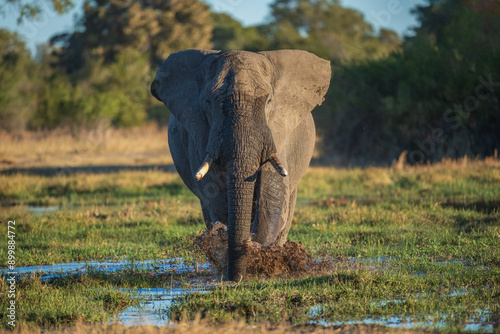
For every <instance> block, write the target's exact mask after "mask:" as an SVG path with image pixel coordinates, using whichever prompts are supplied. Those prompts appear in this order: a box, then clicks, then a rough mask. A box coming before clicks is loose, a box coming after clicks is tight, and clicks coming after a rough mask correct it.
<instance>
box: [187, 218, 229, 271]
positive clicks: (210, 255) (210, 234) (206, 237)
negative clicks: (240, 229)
mask: <svg viewBox="0 0 500 334" xmlns="http://www.w3.org/2000/svg"><path fill="white" fill-rule="evenodd" d="M194 243H195V245H197V246H198V248H199V250H200V251H201V252H202V253H203V254H205V256H206V257H207V259H208V261H209V262H210V263H211V264H212V266H213V267H214V269H215V272H216V274H217V275H223V274H224V273H226V269H227V228H226V225H224V224H221V223H219V222H216V223H215V224H213V225H212V228H211V229H210V230H208V231H204V232H203V233H202V234H201V235H199V236H197V237H196V238H194Z"/></svg>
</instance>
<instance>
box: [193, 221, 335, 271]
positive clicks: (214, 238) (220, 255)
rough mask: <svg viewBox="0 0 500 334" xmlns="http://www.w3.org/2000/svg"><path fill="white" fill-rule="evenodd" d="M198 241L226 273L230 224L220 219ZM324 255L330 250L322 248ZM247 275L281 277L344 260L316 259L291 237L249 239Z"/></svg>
mask: <svg viewBox="0 0 500 334" xmlns="http://www.w3.org/2000/svg"><path fill="white" fill-rule="evenodd" d="M194 243H195V244H196V245H197V246H198V248H199V250H200V251H201V252H203V253H204V254H205V255H206V257H207V259H208V261H209V262H210V263H211V264H212V265H213V267H214V269H215V271H216V273H217V274H218V275H224V274H225V273H226V269H227V228H226V226H225V225H224V224H221V223H219V222H217V223H216V224H214V225H213V228H212V229H211V230H208V231H204V232H203V233H202V234H201V235H200V236H198V237H196V238H195V239H194ZM321 253H322V254H323V255H324V254H326V252H325V251H324V250H323V251H322V252H321ZM246 257H247V258H246V260H245V261H246V263H247V266H246V276H247V277H252V276H254V277H255V276H257V277H277V276H280V277H281V276H285V277H291V276H301V275H304V274H306V273H307V274H313V273H321V272H326V271H329V270H332V269H333V267H334V265H335V264H336V263H338V262H339V261H341V259H339V258H333V257H331V256H326V255H324V256H322V257H321V258H319V259H314V258H313V257H312V256H311V255H310V254H309V252H307V251H306V250H305V249H304V247H303V246H302V243H299V242H294V241H287V242H286V243H285V244H284V245H283V246H279V245H270V246H268V247H262V246H261V245H260V244H258V243H256V242H252V241H249V242H248V243H247V247H246Z"/></svg>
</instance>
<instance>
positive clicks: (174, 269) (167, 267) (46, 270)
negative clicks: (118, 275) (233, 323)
mask: <svg viewBox="0 0 500 334" xmlns="http://www.w3.org/2000/svg"><path fill="white" fill-rule="evenodd" d="M210 269H211V266H210V264H208V263H198V264H193V263H187V262H185V261H184V259H182V258H173V259H165V260H148V261H128V260H123V261H116V262H97V261H89V262H70V263H58V264H54V265H39V266H29V267H19V268H15V270H14V272H15V273H16V274H17V275H27V274H35V273H36V274H39V275H41V276H43V278H45V279H47V278H50V277H56V276H61V275H68V274H76V273H85V272H89V271H98V272H105V273H112V272H117V271H120V270H141V271H147V272H152V273H155V274H162V273H166V274H172V273H177V274H182V273H187V272H193V271H196V270H210ZM8 272H10V271H9V270H8V269H7V268H3V269H0V274H1V275H5V274H7V273H8Z"/></svg>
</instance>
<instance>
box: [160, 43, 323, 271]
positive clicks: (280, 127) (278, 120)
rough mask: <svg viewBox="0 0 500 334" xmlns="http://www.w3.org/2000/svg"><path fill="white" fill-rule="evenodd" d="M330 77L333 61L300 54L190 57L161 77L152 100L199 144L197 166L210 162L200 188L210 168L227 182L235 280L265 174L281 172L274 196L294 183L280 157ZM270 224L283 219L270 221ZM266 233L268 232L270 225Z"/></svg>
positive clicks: (178, 57) (271, 184) (177, 58)
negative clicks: (258, 184) (262, 173)
mask: <svg viewBox="0 0 500 334" xmlns="http://www.w3.org/2000/svg"><path fill="white" fill-rule="evenodd" d="M330 76H331V69H330V63H329V62H328V61H326V60H323V59H320V58H318V57H316V56H315V55H313V54H311V53H309V52H306V51H299V50H279V51H265V52H258V53H254V52H246V51H228V52H219V51H209V50H187V51H182V52H178V53H174V54H172V55H170V56H169V57H168V59H167V60H165V62H164V63H163V64H162V65H161V66H160V68H159V70H158V72H157V74H156V77H155V79H154V81H153V83H152V85H151V93H152V94H153V96H155V97H156V98H157V99H158V100H160V101H162V102H164V103H165V105H166V106H167V107H168V108H169V109H170V111H171V112H172V114H173V115H174V116H175V118H176V119H177V121H179V122H180V123H181V124H182V126H183V127H184V128H185V130H186V131H187V133H188V134H189V137H190V138H191V139H192V140H193V141H194V142H195V143H197V144H196V149H197V151H198V152H196V155H197V157H198V158H197V159H199V161H202V160H203V158H204V160H203V163H202V164H201V166H200V168H199V169H198V171H197V172H196V173H195V175H193V177H194V178H196V180H200V179H202V178H203V177H204V176H205V174H206V173H207V171H208V170H209V169H211V168H217V170H219V171H221V173H222V174H223V180H224V182H225V185H226V192H227V217H225V219H226V221H225V223H227V228H228V273H227V276H228V278H229V279H237V278H238V277H239V276H241V275H242V274H243V272H244V265H245V263H244V262H245V246H246V244H247V242H248V241H249V240H251V239H252V233H251V231H252V222H253V220H254V215H255V210H256V196H258V195H257V194H258V189H257V187H256V181H257V182H259V180H258V178H259V171H260V170H261V169H262V167H263V166H264V165H266V164H268V163H269V164H271V165H272V166H273V167H274V170H275V172H274V175H273V176H272V177H271V178H266V180H265V182H266V183H268V184H267V186H268V187H267V189H270V190H268V192H273V191H274V192H279V191H281V189H282V187H281V186H280V184H283V183H284V181H285V180H284V178H287V177H290V176H287V170H286V167H287V166H286V165H287V162H286V161H280V157H279V152H280V150H281V149H282V147H283V145H285V144H286V141H287V136H288V135H289V134H290V133H291V132H292V131H293V130H294V129H295V128H296V127H297V126H299V124H300V123H301V122H302V121H303V120H304V118H305V117H306V116H308V115H309V113H310V112H311V110H312V109H313V108H314V107H315V106H316V105H318V104H321V103H322V101H323V97H324V95H325V93H326V91H327V89H328V86H329V82H330ZM308 163H309V161H307V164H308ZM276 201H279V200H276ZM279 205H281V204H280V203H276V205H275V204H274V203H273V201H268V202H267V203H266V206H267V207H266V210H268V211H269V212H273V210H274V211H276V210H278V209H277V208H278V207H279ZM274 206H276V207H274ZM269 219H279V218H273V215H272V214H270V215H269ZM259 228H260V229H261V230H263V229H266V230H269V228H267V227H266V223H263V222H261V223H260V225H259ZM254 230H255V229H254ZM254 232H255V231H254ZM266 233H267V232H266ZM256 234H257V235H259V234H260V235H261V236H262V235H264V234H265V233H259V231H256ZM259 238H260V239H259ZM262 238H263V237H257V241H261V239H262ZM266 238H267V237H266ZM273 238H274V239H273ZM266 240H276V235H274V236H271V238H267V239H266Z"/></svg>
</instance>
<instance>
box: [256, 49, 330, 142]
mask: <svg viewBox="0 0 500 334" xmlns="http://www.w3.org/2000/svg"><path fill="white" fill-rule="evenodd" d="M260 53H261V54H262V55H264V56H266V57H267V58H268V59H269V60H270V61H271V63H273V65H274V66H275V69H276V71H275V78H274V79H273V81H274V96H273V99H274V109H273V110H272V111H271V114H270V115H268V124H269V127H270V128H271V131H272V133H273V136H274V140H275V142H276V143H280V142H283V141H282V140H283V139H284V138H286V136H288V134H289V133H290V132H291V131H292V130H294V129H295V128H296V127H297V126H298V125H299V124H300V123H301V122H302V121H303V120H304V118H305V117H306V116H307V115H308V114H309V113H310V112H311V111H312V110H313V109H314V107H316V106H317V105H321V103H322V102H323V101H324V96H325V94H326V92H327V91H328V87H329V86H330V78H331V67H330V62H329V61H327V60H324V59H321V58H319V57H317V56H316V55H314V54H312V53H310V52H307V51H302V50H277V51H264V52H260ZM277 137H278V138H277Z"/></svg>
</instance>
